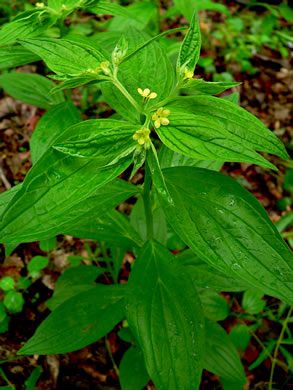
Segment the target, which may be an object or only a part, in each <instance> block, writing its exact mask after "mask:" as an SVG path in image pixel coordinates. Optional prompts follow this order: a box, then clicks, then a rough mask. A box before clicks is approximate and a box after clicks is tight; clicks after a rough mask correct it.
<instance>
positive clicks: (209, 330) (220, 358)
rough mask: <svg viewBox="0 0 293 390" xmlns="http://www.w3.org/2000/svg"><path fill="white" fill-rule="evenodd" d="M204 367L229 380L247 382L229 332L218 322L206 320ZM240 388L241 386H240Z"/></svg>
mask: <svg viewBox="0 0 293 390" xmlns="http://www.w3.org/2000/svg"><path fill="white" fill-rule="evenodd" d="M205 327H206V345H205V355H204V368H205V369H206V370H208V371H210V372H212V373H214V374H217V375H219V376H220V378H221V379H225V380H228V381H229V382H235V383H240V384H242V387H243V385H244V384H245V383H246V378H245V372H244V368H243V366H242V364H241V360H240V357H239V354H238V352H237V350H236V348H235V346H234V344H233V342H232V340H231V339H230V338H229V336H228V335H227V333H226V332H225V331H224V329H223V328H222V327H221V326H220V325H219V324H217V323H216V322H213V321H210V320H206V322H205ZM239 388H240V387H239Z"/></svg>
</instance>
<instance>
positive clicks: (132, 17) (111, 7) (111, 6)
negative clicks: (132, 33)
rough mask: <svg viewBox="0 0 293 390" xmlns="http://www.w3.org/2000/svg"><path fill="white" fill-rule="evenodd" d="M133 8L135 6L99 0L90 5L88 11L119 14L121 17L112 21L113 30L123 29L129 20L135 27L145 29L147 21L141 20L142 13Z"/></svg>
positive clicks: (100, 13) (101, 13)
mask: <svg viewBox="0 0 293 390" xmlns="http://www.w3.org/2000/svg"><path fill="white" fill-rule="evenodd" d="M144 4H145V3H144ZM151 6H152V4H151ZM131 8H133V7H125V6H121V5H119V4H116V3H110V2H108V1H99V3H98V4H97V5H96V6H94V7H89V9H88V11H89V12H91V13H95V14H99V15H113V16H118V17H119V18H115V19H113V20H112V21H111V23H110V29H111V30H121V24H122V29H123V28H124V27H127V25H126V23H127V22H128V23H130V24H131V25H134V27H136V28H138V29H143V28H144V27H145V25H146V23H145V21H144V20H141V19H142V18H140V15H139V14H138V13H137V12H134V11H133V10H131ZM135 8H136V7H135ZM139 8H141V5H140V6H139ZM125 19H126V21H125ZM113 24H114V26H113ZM111 25H112V28H111Z"/></svg>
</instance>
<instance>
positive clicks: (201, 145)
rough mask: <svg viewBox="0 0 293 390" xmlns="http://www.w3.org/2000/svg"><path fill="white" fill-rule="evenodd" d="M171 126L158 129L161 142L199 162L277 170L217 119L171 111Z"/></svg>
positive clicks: (173, 109) (174, 109)
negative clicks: (247, 164)
mask: <svg viewBox="0 0 293 390" xmlns="http://www.w3.org/2000/svg"><path fill="white" fill-rule="evenodd" d="M170 111H171V114H170V116H168V119H169V120H170V123H169V125H168V126H161V127H160V128H158V129H156V132H157V133H158V135H159V137H160V139H161V141H162V142H163V143H164V144H165V145H166V146H167V147H168V148H170V149H172V150H174V151H175V152H179V153H182V154H184V155H186V156H189V157H192V158H196V159H199V160H217V161H239V162H250V163H253V164H258V165H261V166H265V167H269V168H272V169H276V168H275V167H274V165H272V164H271V163H270V162H269V161H267V160H266V159H265V158H264V157H262V156H261V155H259V154H258V153H256V152H255V151H254V150H251V148H252V145H251V146H250V149H249V148H248V147H247V145H243V143H242V142H241V139H240V138H239V137H237V136H236V135H234V134H231V133H229V131H227V130H226V129H225V128H224V127H223V125H222V123H221V122H220V121H219V120H218V119H217V118H211V117H207V116H204V115H193V114H191V113H189V112H187V111H184V110H183V111H179V110H177V109H176V108H171V109H170Z"/></svg>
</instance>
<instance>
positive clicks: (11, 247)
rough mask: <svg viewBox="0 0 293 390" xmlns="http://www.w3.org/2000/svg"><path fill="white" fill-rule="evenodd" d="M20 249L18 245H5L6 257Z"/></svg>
mask: <svg viewBox="0 0 293 390" xmlns="http://www.w3.org/2000/svg"><path fill="white" fill-rule="evenodd" d="M17 247H18V244H17V243H15V244H5V247H4V249H5V257H8V256H10V255H11V253H12V252H13V251H14V249H16V248H17Z"/></svg>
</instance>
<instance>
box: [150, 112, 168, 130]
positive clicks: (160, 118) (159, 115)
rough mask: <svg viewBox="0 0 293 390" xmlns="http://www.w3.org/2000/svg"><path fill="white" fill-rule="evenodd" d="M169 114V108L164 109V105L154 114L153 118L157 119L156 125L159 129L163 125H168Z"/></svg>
mask: <svg viewBox="0 0 293 390" xmlns="http://www.w3.org/2000/svg"><path fill="white" fill-rule="evenodd" d="M169 115H170V111H169V110H164V108H163V107H160V108H159V109H158V111H157V112H156V113H155V114H154V115H153V116H152V120H153V121H155V127H156V128H157V129H158V128H159V127H160V126H161V125H163V126H168V124H169V119H168V118H167V117H168V116H169Z"/></svg>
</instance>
